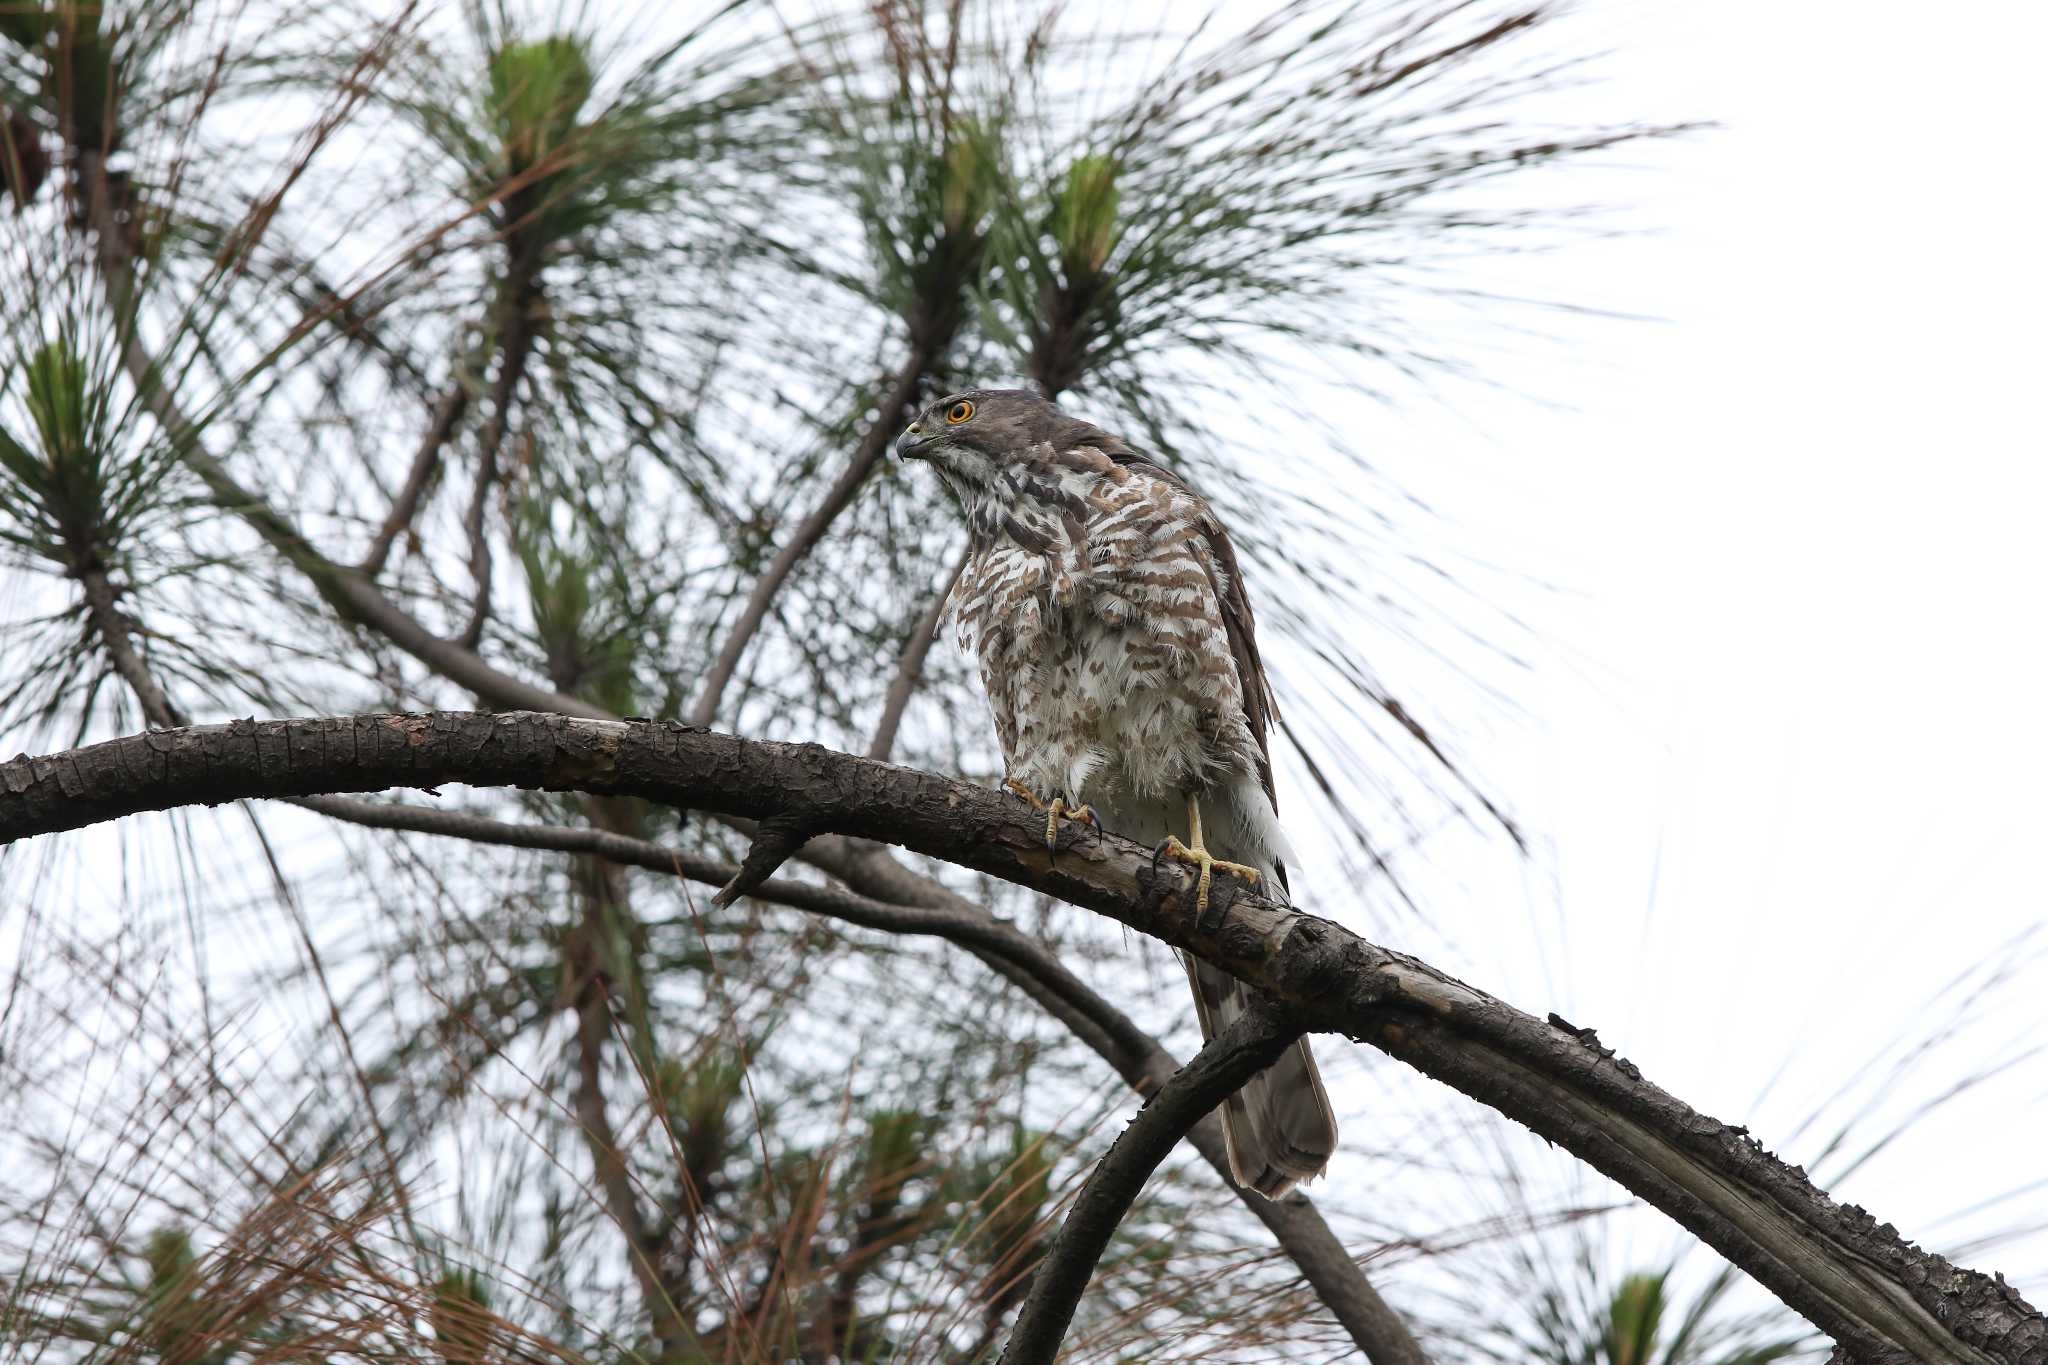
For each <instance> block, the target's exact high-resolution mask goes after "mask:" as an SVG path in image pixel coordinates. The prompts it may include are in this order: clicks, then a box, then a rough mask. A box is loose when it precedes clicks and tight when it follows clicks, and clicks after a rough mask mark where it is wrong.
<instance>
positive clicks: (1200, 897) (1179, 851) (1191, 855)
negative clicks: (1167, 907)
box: [1160, 796, 1259, 920]
mask: <svg viewBox="0 0 2048 1365" xmlns="http://www.w3.org/2000/svg"><path fill="white" fill-rule="evenodd" d="M1188 837H1189V838H1191V839H1193V840H1194V846H1193V847H1192V848H1191V847H1189V846H1188V845H1186V844H1184V843H1182V842H1181V841H1180V840H1179V839H1177V838H1175V837H1174V836H1173V835H1171V834H1169V835H1167V836H1166V842H1165V843H1164V844H1162V845H1160V855H1161V856H1163V857H1167V858H1171V859H1173V860H1174V861H1175V862H1181V863H1186V864H1188V866H1190V867H1195V868H1200V869H1201V875H1199V876H1198V877H1196V878H1195V918H1196V919H1197V920H1201V919H1203V918H1205V917H1206V916H1207V915H1208V913H1209V882H1210V877H1211V874H1212V873H1213V872H1215V871H1216V870H1218V869H1221V870H1222V871H1224V872H1229V873H1232V874H1234V875H1235V876H1238V877H1242V878H1243V879H1244V880H1245V881H1247V882H1249V883H1250V884H1251V885H1253V886H1257V885H1258V884H1259V870H1258V869H1257V868H1256V867H1246V866H1245V865H1244V864H1243V863H1227V862H1224V861H1223V860H1222V859H1221V858H1213V857H1211V856H1210V855H1209V850H1208V849H1207V848H1205V847H1203V844H1202V808H1201V806H1200V805H1199V804H1198V803H1197V802H1196V800H1195V798H1194V797H1192V796H1190V797H1189V798H1188Z"/></svg>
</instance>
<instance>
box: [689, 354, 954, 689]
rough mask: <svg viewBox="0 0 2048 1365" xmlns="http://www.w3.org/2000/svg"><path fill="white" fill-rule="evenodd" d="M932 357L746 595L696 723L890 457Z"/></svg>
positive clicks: (907, 365) (908, 366)
mask: <svg viewBox="0 0 2048 1365" xmlns="http://www.w3.org/2000/svg"><path fill="white" fill-rule="evenodd" d="M931 363H932V353H931V352H929V351H926V350H922V349H919V350H915V351H913V352H912V354H911V356H910V358H909V359H908V360H906V361H904V363H903V368H902V369H900V370H898V371H897V372H896V377H895V378H894V379H893V380H892V381H891V382H890V384H889V388H888V391H887V393H885V394H884V395H883V397H882V401H881V405H880V407H879V409H878V410H877V412H876V414H875V421H874V425H872V426H870V427H869V428H868V433H867V435H866V436H865V437H863V438H862V439H861V443H860V445H859V447H858V448H856V449H855V450H854V452H853V459H852V460H850V461H849V462H848V463H847V466H846V468H845V469H844V470H842V471H840V474H839V477H838V478H837V479H835V480H833V482H832V487H831V488H829V489H827V490H826V492H825V496H824V498H823V499H822V500H820V501H819V503H818V505H817V506H816V507H814V508H812V509H811V513H810V515H809V516H807V517H805V518H804V519H803V521H802V522H801V523H799V524H798V526H797V528H796V530H794V531H792V532H791V533H790V537H789V539H788V540H787V541H786V542H784V544H783V546H782V548H781V549H780V550H777V551H776V552H775V558H774V559H772V560H770V561H769V564H768V567H767V568H766V569H765V570H763V571H762V574H761V577H760V579H759V580H758V581H756V582H755V584H754V590H753V591H752V592H751V593H749V594H748V595H747V601H746V605H745V606H744V607H742V608H741V609H740V615H739V619H738V620H737V621H735V622H733V627H732V630H731V631H730V632H729V633H728V634H727V635H726V637H725V642H724V643H723V644H722V645H720V646H719V649H718V657H717V659H715V660H713V661H712V664H711V671H710V672H709V673H708V674H706V675H705V678H704V690H703V691H702V692H701V693H699V694H698V696H697V702H696V705H695V706H693V707H692V708H691V709H690V723H691V724H692V725H709V724H710V723H711V721H712V719H713V718H714V717H716V716H717V715H718V705H719V702H720V701H722V700H723V699H724V697H725V690H726V688H727V687H728V686H729V685H730V684H731V683H732V675H733V674H734V672H735V671H737V670H738V668H739V666H740V658H741V656H743V655H744V654H745V653H746V652H747V646H748V645H750V644H752V643H753V641H754V637H755V636H756V635H758V634H760V632H761V625H762V623H763V622H764V621H766V620H767V619H768V609H769V607H770V606H772V605H773V604H774V602H775V596H776V594H777V593H779V592H781V591H782V585H783V584H784V583H787V582H788V581H789V576H790V575H791V574H792V573H794V572H795V571H796V566H797V565H798V564H800V563H802V562H803V559H804V556H806V555H808V554H809V553H810V552H811V551H812V550H814V549H816V548H817V545H818V542H819V541H820V540H823V539H824V538H825V532H826V530H827V529H829V528H830V527H831V525H832V523H833V522H834V521H836V520H838V518H839V514H840V513H841V512H844V511H845V510H846V509H847V508H848V507H850V506H852V505H853V497H854V494H856V493H858V492H860V490H861V485H863V484H865V483H866V482H867V480H868V475H869V474H872V473H873V472H874V469H875V466H876V465H877V464H880V463H881V460H882V457H883V456H884V455H886V454H888V453H889V443H890V442H891V441H892V440H894V439H895V438H896V432H897V429H898V427H899V425H900V424H901V422H902V420H903V410H904V409H905V408H906V407H908V406H909V405H910V404H911V403H912V402H914V401H916V398H917V393H918V385H919V384H921V383H922V382H923V381H924V377H925V374H926V372H927V371H928V370H929V369H930V368H931Z"/></svg>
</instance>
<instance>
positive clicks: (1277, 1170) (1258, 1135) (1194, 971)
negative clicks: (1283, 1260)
mask: <svg viewBox="0 0 2048 1365" xmlns="http://www.w3.org/2000/svg"><path fill="white" fill-rule="evenodd" d="M1180 958H1181V963H1182V965H1184V966H1185V967H1186V968H1187V972H1188V984H1190V985H1191V986H1193V987H1194V991H1195V1012H1196V1013H1197V1014H1198V1015H1199V1016H1200V1017H1201V1021H1202V1041H1203V1042H1207V1041H1208V1040H1209V1039H1211V1038H1213V1037H1215V1036H1216V1035H1217V1034H1218V1033H1220V1032H1222V1031H1223V1030H1224V1029H1225V1028H1227V1027H1228V1026H1229V1025H1230V1022H1231V1021H1232V1020H1233V1019H1235V1018H1237V1017H1238V1016H1239V1015H1240V1014H1242V1013H1244V1011H1245V1009H1246V1008H1247V1007H1248V1005H1249V1004H1250V1001H1251V994H1250V990H1249V988H1248V987H1247V986H1246V985H1245V984H1244V983H1243V982H1242V981H1239V980H1238V979H1237V978H1236V977H1234V976H1232V975H1230V974H1229V973H1228V972H1225V971H1223V970H1221V969H1220V968H1217V967H1212V966H1210V965H1209V964H1208V963H1206V962H1201V961H1198V960H1197V959H1195V958H1192V957H1189V956H1188V955H1187V954H1186V953H1182V954H1181V955H1180ZM1222 1114H1223V1145H1224V1149H1225V1150H1226V1151H1227V1152H1228V1153H1229V1156H1230V1178H1231V1179H1232V1180H1235V1181H1236V1182H1237V1183H1238V1185H1239V1186H1241V1187H1242V1188H1244V1189H1247V1190H1253V1191H1256V1192H1257V1193H1259V1194H1262V1195H1264V1196H1266V1198H1268V1199H1278V1198H1280V1197H1281V1196H1283V1195H1285V1194H1286V1193H1287V1192H1288V1191H1289V1190H1291V1189H1293V1188H1294V1187H1295V1186H1296V1185H1297V1184H1300V1183H1302V1182H1304V1181H1309V1180H1314V1179H1315V1178H1316V1177H1317V1176H1319V1175H1321V1174H1322V1173H1323V1168H1324V1167H1325V1166H1327V1165H1329V1163H1330V1154H1331V1153H1332V1152H1334V1151H1336V1150H1337V1115H1336V1114H1335V1112H1334V1111H1332V1110H1331V1108H1330V1096H1329V1094H1328V1092H1326V1091H1325V1090H1324V1089H1323V1076H1322V1073H1321V1072H1320V1071H1318V1070H1317V1069H1316V1059H1315V1054H1314V1053H1312V1052H1310V1051H1309V1046H1308V1039H1306V1038H1302V1039H1299V1040H1298V1041H1296V1043H1295V1044H1294V1046H1293V1047H1291V1048H1289V1049H1287V1051H1285V1052H1283V1053H1281V1054H1280V1060H1278V1061H1276V1062H1274V1063H1273V1065H1271V1066H1269V1067H1267V1068H1266V1069H1265V1070H1264V1071H1261V1072H1260V1073H1259V1074H1258V1075H1256V1076H1254V1077H1252V1078H1251V1079H1250V1080H1249V1081H1247V1082H1245V1086H1244V1089H1242V1090H1240V1091H1238V1092H1237V1093H1236V1094H1235V1095H1232V1096H1231V1097H1230V1098H1229V1099H1227V1100H1225V1101H1224V1102H1223V1109H1222Z"/></svg>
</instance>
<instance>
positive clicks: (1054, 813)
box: [1003, 777, 1095, 853]
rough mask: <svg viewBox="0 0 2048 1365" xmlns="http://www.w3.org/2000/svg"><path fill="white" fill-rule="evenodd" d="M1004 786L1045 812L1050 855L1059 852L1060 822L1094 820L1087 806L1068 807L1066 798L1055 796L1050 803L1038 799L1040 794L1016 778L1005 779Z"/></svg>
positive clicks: (1047, 845)
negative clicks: (1063, 820)
mask: <svg viewBox="0 0 2048 1365" xmlns="http://www.w3.org/2000/svg"><path fill="white" fill-rule="evenodd" d="M1003 785H1004V786H1005V787H1008V788H1009V789H1010V790H1011V791H1013V792H1015V793H1017V795H1019V796H1021V797H1023V798H1024V799H1025V800H1026V801H1029V802H1030V803H1031V804H1032V805H1033V806H1035V807H1036V808H1037V809H1039V810H1042V811H1044V812H1045V849H1046V852H1048V853H1057V852H1058V851H1059V841H1060V821H1061V820H1062V819H1066V820H1093V819H1094V818H1095V812H1094V811H1092V810H1090V809H1089V808H1088V807H1086V806H1068V805H1067V803H1066V799H1065V798H1064V797H1059V796H1055V797H1054V798H1053V799H1052V801H1051V802H1050V803H1047V802H1044V801H1041V800H1039V799H1038V794H1037V793H1036V792H1033V791H1032V790H1031V789H1030V788H1029V787H1027V786H1025V785H1024V784H1023V783H1022V782H1019V781H1018V780H1017V779H1016V778H1014V777H1009V778H1004V779H1003Z"/></svg>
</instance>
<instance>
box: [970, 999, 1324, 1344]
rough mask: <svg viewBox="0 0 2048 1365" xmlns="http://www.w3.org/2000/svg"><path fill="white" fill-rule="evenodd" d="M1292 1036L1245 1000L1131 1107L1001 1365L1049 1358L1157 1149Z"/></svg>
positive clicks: (1274, 1016) (1034, 1281) (1046, 1264)
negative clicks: (1144, 1100) (1133, 1111)
mask: <svg viewBox="0 0 2048 1365" xmlns="http://www.w3.org/2000/svg"><path fill="white" fill-rule="evenodd" d="M1300 1036H1301V1030H1300V1029H1298V1028H1295V1027H1292V1026H1290V1025H1289V1024H1288V1023H1287V1021H1286V1020H1285V1019H1283V1018H1282V1017H1281V1016H1280V1014H1279V1013H1278V1012H1277V1011H1274V1010H1271V1009H1267V1008H1265V1007H1264V1006H1263V1005H1258V1004H1255V1005H1254V1006H1253V1007H1252V1008H1251V1009H1249V1010H1247V1011H1246V1012H1245V1013H1243V1014H1242V1015H1239V1016H1238V1017H1237V1018H1236V1019H1234V1020H1232V1021H1231V1023H1230V1026H1229V1027H1227V1028H1225V1029H1224V1030H1223V1032H1221V1033H1219V1034H1217V1035H1216V1036H1215V1037H1214V1038H1212V1039H1210V1040H1209V1041H1208V1042H1207V1043H1205V1044H1203V1045H1202V1050H1201V1051H1200V1052H1198V1053H1196V1054H1195V1057H1194V1060H1193V1061H1191V1062H1189V1063H1188V1064H1187V1065H1186V1066H1184V1067H1182V1068H1181V1069H1180V1070H1179V1071H1177V1072H1175V1073H1174V1076H1173V1079H1172V1080H1170V1081H1168V1082H1167V1083H1166V1085H1165V1087H1164V1088H1163V1089H1161V1090H1160V1092H1159V1094H1158V1095H1157V1096H1155V1097H1154V1098H1153V1099H1152V1101H1151V1103H1149V1104H1147V1105H1146V1106H1145V1107H1144V1108H1143V1109H1141V1110H1139V1111H1138V1116H1137V1117H1136V1118H1134V1119H1132V1120H1131V1122H1130V1123H1129V1125H1128V1126H1126V1127H1125V1128H1124V1130H1123V1132H1121V1133H1119V1134H1117V1139H1116V1141H1115V1142H1113V1143H1111V1144H1110V1148H1109V1150H1108V1151H1107V1152H1105V1153H1104V1154H1103V1157H1102V1160H1101V1161H1100V1162H1098V1163H1097V1164H1096V1167H1095V1170H1094V1171H1093V1172H1092V1173H1091V1174H1090V1175H1089V1177H1088V1180H1087V1182H1086V1183H1085V1184H1084V1185H1082V1187H1081V1194H1080V1196H1079V1198H1077V1199H1076V1200H1075V1201H1074V1206H1073V1208H1072V1209H1070V1210H1068V1212H1067V1218H1066V1221H1065V1222H1064V1223H1062V1224H1061V1225H1060V1231H1059V1235H1058V1236H1057V1237H1056V1238H1054V1239H1053V1244H1052V1249H1051V1250H1050V1251H1048V1252H1047V1253H1046V1256H1045V1259H1044V1260H1043V1261H1040V1262H1039V1264H1038V1271H1037V1273H1036V1274H1034V1275H1033V1276H1032V1277H1031V1293H1030V1296H1029V1297H1027V1298H1026V1299H1025V1300H1024V1307H1023V1308H1022V1309H1021V1310H1020V1311H1019V1312H1018V1314H1017V1325H1016V1327H1015V1328H1014V1329H1012V1331H1011V1333H1010V1340H1009V1343H1008V1344H1007V1345H1005V1346H1004V1347H1003V1355H1002V1365H1052V1362H1053V1360H1054V1358H1055V1357H1057V1356H1058V1354H1059V1349H1060V1341H1061V1339H1062V1338H1063V1337H1065V1336H1066V1334H1067V1327H1068V1326H1069V1325H1070V1324H1071V1323H1072V1322H1073V1320H1074V1309H1075V1307H1076V1306H1077V1305H1079V1304H1080V1302H1081V1295H1082V1294H1083V1293H1084V1292H1086V1291H1087V1288H1088V1281H1089V1280H1090V1279H1091V1278H1093V1276H1094V1274H1095V1265H1096V1262H1098V1261H1100V1260H1101V1259H1102V1252H1103V1249H1104V1248H1106V1247H1107V1246H1108V1245H1109V1239H1110V1237H1111V1236H1112V1235H1113V1234H1114V1233H1115V1232H1116V1229H1117V1225H1118V1224H1120V1223H1122V1222H1123V1220H1124V1215H1125V1214H1126V1213H1128V1212H1130V1208H1131V1205H1132V1204H1133V1203H1135V1202H1137V1198H1138V1194H1139V1192H1140V1191H1141V1190H1143V1189H1144V1188H1145V1182H1146V1181H1147V1180H1149V1179H1150V1178H1151V1176H1152V1172H1153V1171H1155V1170H1157V1169H1158V1168H1159V1163H1160V1162H1162V1161H1164V1160H1166V1156H1167V1153H1169V1152H1171V1151H1172V1150H1173V1149H1174V1148H1175V1147H1176V1146H1178V1145H1179V1144H1180V1140H1181V1139H1182V1138H1183V1137H1185V1136H1187V1134H1188V1132H1189V1130H1191V1129H1192V1128H1193V1127H1194V1126H1195V1123H1196V1122H1197V1121H1198V1120H1200V1119H1201V1118H1202V1117H1204V1116H1205V1115H1207V1114H1209V1113H1210V1112H1211V1111H1212V1110H1214V1109H1215V1108H1216V1106H1217V1105H1219V1104H1221V1103H1223V1101H1224V1100H1226V1099H1228V1098H1229V1097H1230V1096H1231V1095H1233V1094H1235V1093H1236V1092H1237V1091H1238V1090H1239V1089H1241V1088H1242V1087H1243V1086H1244V1083H1245V1082H1246V1081H1248V1080H1250V1079H1251V1078H1252V1077H1253V1076H1256V1075H1257V1074H1258V1073H1259V1072H1261V1071H1263V1070H1265V1069H1266V1068H1267V1067H1268V1066H1270V1065H1272V1064H1273V1062H1274V1061H1275V1060H1277V1059H1278V1058H1279V1056H1280V1054H1281V1053H1282V1052H1283V1051H1285V1050H1286V1049H1287V1047H1288V1045H1289V1044H1291V1043H1293V1042H1294V1040H1295V1039H1297V1038H1299V1037H1300Z"/></svg>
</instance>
